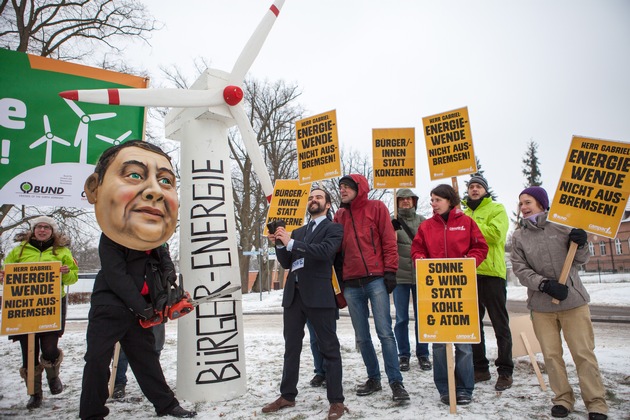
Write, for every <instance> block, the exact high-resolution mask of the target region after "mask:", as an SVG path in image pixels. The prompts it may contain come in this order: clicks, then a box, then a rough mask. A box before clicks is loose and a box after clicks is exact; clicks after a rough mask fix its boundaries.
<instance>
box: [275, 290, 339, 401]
mask: <svg viewBox="0 0 630 420" xmlns="http://www.w3.org/2000/svg"><path fill="white" fill-rule="evenodd" d="M283 319H284V367H283V369H282V382H281V384H280V393H281V394H282V397H283V398H284V399H286V400H288V401H295V397H296V396H297V394H298V390H297V384H298V380H299V377H300V355H301V353H302V341H303V339H304V326H305V325H306V320H307V319H308V320H309V321H310V322H311V325H312V326H313V329H314V330H315V334H316V336H317V344H318V346H319V351H320V352H321V354H322V356H323V357H324V364H325V366H326V393H327V397H328V401H329V402H330V403H331V404H333V403H338V402H343V401H344V396H343V387H342V385H341V381H342V371H341V351H340V345H339V339H338V338H337V333H336V325H337V308H307V307H306V306H304V303H303V302H302V298H301V297H300V292H299V289H296V290H295V295H294V297H293V302H291V306H289V307H288V308H284V315H283Z"/></svg>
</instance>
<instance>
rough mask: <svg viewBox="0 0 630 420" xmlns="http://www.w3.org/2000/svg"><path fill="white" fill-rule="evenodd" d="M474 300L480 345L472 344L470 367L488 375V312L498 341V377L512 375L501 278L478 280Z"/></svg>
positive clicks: (508, 330)
mask: <svg viewBox="0 0 630 420" xmlns="http://www.w3.org/2000/svg"><path fill="white" fill-rule="evenodd" d="M477 296H478V300H479V323H480V325H481V342H480V343H479V344H473V345H472V349H473V364H474V366H475V371H477V372H487V371H488V370H489V364H490V363H489V362H488V359H487V358H486V342H485V337H484V333H483V317H484V316H485V314H486V311H487V312H488V315H489V316H490V322H492V328H494V335H495V336H496V338H497V350H498V356H497V359H496V360H495V362H494V364H495V366H496V367H497V372H498V373H499V375H508V376H511V375H512V372H513V371H514V361H513V360H512V333H511V332H510V318H509V316H508V311H507V308H506V303H507V302H506V301H507V288H506V284H505V280H504V279H502V278H501V277H491V276H477Z"/></svg>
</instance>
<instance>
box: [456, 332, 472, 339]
mask: <svg viewBox="0 0 630 420" xmlns="http://www.w3.org/2000/svg"><path fill="white" fill-rule="evenodd" d="M455 338H456V339H458V340H464V339H466V340H476V339H477V338H476V337H475V333H472V334H457V335H456V336H455Z"/></svg>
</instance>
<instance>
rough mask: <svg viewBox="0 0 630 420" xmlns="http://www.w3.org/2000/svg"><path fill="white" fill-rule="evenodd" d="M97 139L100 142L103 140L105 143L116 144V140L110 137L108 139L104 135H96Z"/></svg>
mask: <svg viewBox="0 0 630 420" xmlns="http://www.w3.org/2000/svg"><path fill="white" fill-rule="evenodd" d="M96 138H97V139H99V140H103V141H104V142H107V143H111V144H114V139H112V138H110V137H106V136H103V135H100V134H97V135H96Z"/></svg>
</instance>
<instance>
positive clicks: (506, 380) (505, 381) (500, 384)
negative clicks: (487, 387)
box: [494, 375, 512, 391]
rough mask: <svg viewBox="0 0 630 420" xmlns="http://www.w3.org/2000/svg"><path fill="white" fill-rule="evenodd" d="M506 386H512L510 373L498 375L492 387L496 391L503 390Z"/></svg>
mask: <svg viewBox="0 0 630 420" xmlns="http://www.w3.org/2000/svg"><path fill="white" fill-rule="evenodd" d="M508 388H512V375H499V379H497V384H496V385H495V386H494V389H496V390H497V391H505V390H506V389H508Z"/></svg>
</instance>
